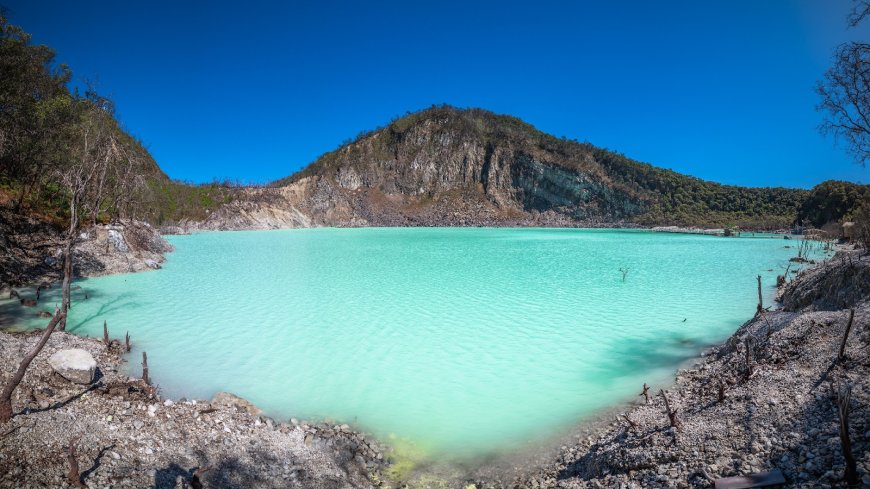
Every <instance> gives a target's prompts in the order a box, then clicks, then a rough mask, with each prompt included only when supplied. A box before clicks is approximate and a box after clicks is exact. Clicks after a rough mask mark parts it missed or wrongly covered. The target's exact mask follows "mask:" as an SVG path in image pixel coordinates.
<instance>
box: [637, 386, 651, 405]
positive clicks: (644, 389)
mask: <svg viewBox="0 0 870 489" xmlns="http://www.w3.org/2000/svg"><path fill="white" fill-rule="evenodd" d="M638 396H643V398H644V399H645V400H646V403H647V404H649V387H647V385H646V382H644V383H643V392H641V393H640V394H638Z"/></svg>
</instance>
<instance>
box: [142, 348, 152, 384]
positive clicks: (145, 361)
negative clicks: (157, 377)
mask: <svg viewBox="0 0 870 489" xmlns="http://www.w3.org/2000/svg"><path fill="white" fill-rule="evenodd" d="M142 380H144V381H145V383H146V384H148V385H151V381H150V380H149V379H148V353H147V352H144V351H143V352H142Z"/></svg>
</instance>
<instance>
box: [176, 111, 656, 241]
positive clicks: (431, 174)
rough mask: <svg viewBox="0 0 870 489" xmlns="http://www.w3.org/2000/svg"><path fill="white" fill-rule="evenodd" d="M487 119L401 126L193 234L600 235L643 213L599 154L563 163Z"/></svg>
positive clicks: (408, 121) (432, 119)
mask: <svg viewBox="0 0 870 489" xmlns="http://www.w3.org/2000/svg"><path fill="white" fill-rule="evenodd" d="M481 114H485V115H486V117H485V118H483V117H479V116H480V114H472V113H469V112H468V111H459V110H456V109H436V110H431V111H426V112H423V113H420V114H417V115H415V116H410V117H409V118H405V119H402V120H399V121H397V122H396V123H393V124H391V125H390V126H388V127H386V128H383V129H379V130H376V131H373V132H371V133H368V134H366V135H364V136H362V137H360V138H359V139H358V140H357V141H355V142H353V143H351V144H349V145H346V146H344V147H342V148H340V149H338V150H336V151H333V152H331V153H328V154H326V155H324V156H323V157H321V158H320V159H319V160H318V161H316V162H315V163H313V164H312V165H310V166H309V167H308V168H306V169H305V170H304V171H303V172H300V173H298V174H296V175H294V176H292V177H290V178H288V179H285V180H283V181H280V182H278V183H279V186H278V187H276V188H263V189H246V190H244V191H243V192H241V194H240V195H239V196H238V198H237V199H235V200H234V201H233V202H232V203H230V204H227V205H226V206H224V207H223V208H221V209H219V210H218V211H217V212H214V213H213V214H212V215H211V216H210V217H209V218H208V219H207V220H205V221H204V222H202V223H186V226H187V227H192V228H196V229H269V228H281V227H307V226H322V225H328V226H395V225H406V226H414V225H420V226H450V225H466V226H468V225H495V226H497V225H533V224H538V225H579V224H586V225H594V224H596V223H605V222H608V223H609V222H613V221H619V220H621V219H625V218H628V217H630V216H632V215H635V214H637V213H639V212H641V211H642V210H643V209H644V201H643V199H642V198H640V197H639V196H637V195H634V194H632V192H631V191H629V190H628V189H625V188H622V187H621V186H619V185H616V184H614V183H613V182H611V181H610V180H609V179H608V178H607V176H606V174H604V172H603V171H602V170H601V168H599V167H598V166H597V165H595V164H594V160H593V159H592V155H591V152H590V153H586V154H582V155H578V154H571V155H565V154H559V153H557V152H554V151H552V149H550V148H547V147H546V144H543V143H542V141H540V140H539V139H540V138H539V136H540V134H541V133H538V132H537V131H535V130H534V129H533V128H531V126H527V125H525V124H522V123H520V122H519V121H517V120H515V119H512V118H510V119H509V121H510V122H511V124H516V125H517V126H518V127H508V128H507V129H506V128H505V126H504V124H503V122H504V121H499V120H497V116H494V115H492V114H489V113H483V112H482V111H481ZM492 118H496V119H492ZM550 139H552V138H550ZM553 141H558V140H552V141H548V142H549V143H551V144H552V143H553ZM578 156H579V157H580V158H579V159H578ZM584 166H585V168H584Z"/></svg>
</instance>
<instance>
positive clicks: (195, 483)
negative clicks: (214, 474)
mask: <svg viewBox="0 0 870 489" xmlns="http://www.w3.org/2000/svg"><path fill="white" fill-rule="evenodd" d="M211 469H212V466H211V465H207V466H205V467H200V468H198V469H196V470H195V471H193V476H192V477H191V478H190V487H191V489H203V488H204V487H205V486H204V485H203V484H202V476H203V475H204V474H205V473H206V472H208V471H209V470H211Z"/></svg>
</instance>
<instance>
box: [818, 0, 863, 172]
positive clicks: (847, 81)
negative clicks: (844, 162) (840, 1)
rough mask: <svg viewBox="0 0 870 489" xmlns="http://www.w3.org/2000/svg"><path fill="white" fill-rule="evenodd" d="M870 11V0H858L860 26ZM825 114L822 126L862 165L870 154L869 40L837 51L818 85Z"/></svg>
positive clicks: (855, 16)
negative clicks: (841, 142) (843, 144)
mask: <svg viewBox="0 0 870 489" xmlns="http://www.w3.org/2000/svg"><path fill="white" fill-rule="evenodd" d="M868 13H870V2H868V1H867V0H859V1H857V2H856V3H855V8H854V9H853V11H852V13H851V14H850V15H849V18H848V21H849V25H851V26H853V27H854V26H857V25H858V24H860V23H861V22H862V21H863V20H864V18H865V17H867V15H868ZM816 92H817V93H818V94H819V96H820V97H821V102H820V103H819V105H818V106H817V107H816V109H817V110H819V111H820V112H824V113H825V114H826V116H827V117H826V119H825V121H824V122H822V124H821V126H819V129H820V130H821V131H822V133H824V134H830V135H832V136H834V138H835V139H837V140H840V141H843V142H845V144H846V150H847V151H848V152H849V153H850V154H851V155H852V157H853V158H854V159H855V161H856V162H857V163H858V164H860V165H861V166H864V165H866V163H867V159H868V158H870V44H867V43H864V42H857V41H856V42H847V43H844V44H841V45H840V46H839V47H837V50H836V51H835V52H834V64H833V66H832V67H831V68H830V69H829V70H828V71H827V72H826V73H825V77H824V79H823V80H822V81H820V82H819V83H818V85H817V86H816Z"/></svg>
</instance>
